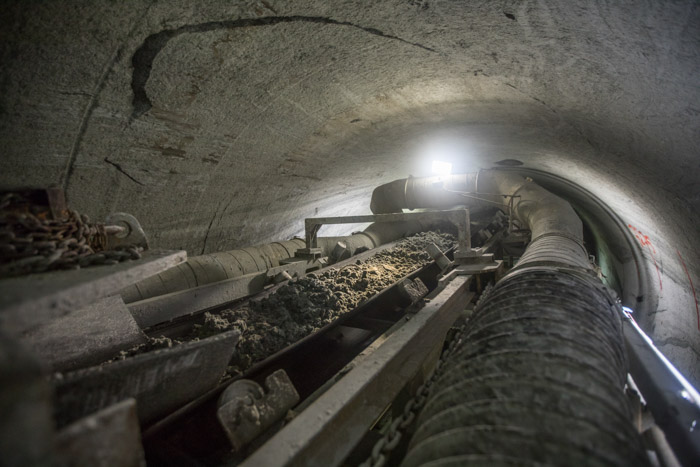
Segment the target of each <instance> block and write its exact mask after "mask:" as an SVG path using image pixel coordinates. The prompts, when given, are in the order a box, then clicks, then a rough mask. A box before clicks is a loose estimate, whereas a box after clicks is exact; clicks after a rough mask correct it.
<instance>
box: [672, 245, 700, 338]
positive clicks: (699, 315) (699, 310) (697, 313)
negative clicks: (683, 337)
mask: <svg viewBox="0 0 700 467" xmlns="http://www.w3.org/2000/svg"><path fill="white" fill-rule="evenodd" d="M676 253H678V259H680V260H681V264H682V265H683V269H684V270H685V275H686V276H688V282H690V289H691V290H692V291H693V298H694V299H695V316H696V317H697V319H698V331H700V307H698V296H697V295H696V294H695V287H694V286H693V280H692V279H691V278H690V274H689V273H688V268H687V267H686V266H685V261H683V257H682V256H681V252H680V251H678V250H676Z"/></svg>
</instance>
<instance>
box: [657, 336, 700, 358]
mask: <svg viewBox="0 0 700 467" xmlns="http://www.w3.org/2000/svg"><path fill="white" fill-rule="evenodd" d="M654 345H655V346H657V347H662V346H664V345H671V346H673V347H680V348H681V349H686V350H689V351H690V352H692V353H693V354H695V356H696V357H697V358H698V359H700V352H698V351H697V350H695V349H694V348H693V347H692V346H691V345H690V343H688V342H686V341H683V340H682V339H680V338H678V337H667V338H666V339H659V340H657V341H654Z"/></svg>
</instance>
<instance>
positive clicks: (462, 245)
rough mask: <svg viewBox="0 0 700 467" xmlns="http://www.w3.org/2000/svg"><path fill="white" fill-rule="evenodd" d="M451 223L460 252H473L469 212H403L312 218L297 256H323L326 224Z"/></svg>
mask: <svg viewBox="0 0 700 467" xmlns="http://www.w3.org/2000/svg"><path fill="white" fill-rule="evenodd" d="M438 220H444V221H448V222H451V223H452V224H454V225H455V226H456V227H457V237H458V238H457V243H458V250H459V251H463V252H471V232H470V229H469V210H468V209H454V210H450V211H424V212H403V213H393V214H376V215H366V216H340V217H310V218H307V219H305V221H304V230H305V234H306V248H303V249H300V250H297V253H296V256H298V257H305V255H315V254H321V249H320V248H318V231H319V230H320V229H321V226H323V225H326V224H361V223H365V222H405V221H428V222H430V221H438Z"/></svg>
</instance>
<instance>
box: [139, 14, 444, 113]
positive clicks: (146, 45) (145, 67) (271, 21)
mask: <svg viewBox="0 0 700 467" xmlns="http://www.w3.org/2000/svg"><path fill="white" fill-rule="evenodd" d="M282 23H315V24H331V25H336V26H347V27H351V28H355V29H359V30H361V31H364V32H366V33H369V34H372V35H375V36H379V37H383V38H386V39H390V40H395V41H399V42H402V43H404V44H408V45H411V46H413V47H418V48H420V49H423V50H427V51H428V52H433V53H438V51H437V50H435V49H433V48H431V47H427V46H425V45H422V44H419V43H417V42H411V41H408V40H406V39H402V38H401V37H398V36H394V35H392V34H386V33H384V32H383V31H380V30H379V29H375V28H370V27H366V26H361V25H359V24H355V23H351V22H349V21H339V20H335V19H332V18H326V17H322V16H266V17H262V18H241V19H236V20H226V21H211V22H207V23H200V24H187V25H184V26H180V27H179V28H177V29H165V30H163V31H160V32H157V33H155V34H151V35H150V36H148V37H147V38H146V39H145V40H144V41H143V44H141V47H139V48H138V49H137V50H136V52H134V55H133V57H132V59H131V64H132V65H133V68H134V71H133V74H132V76H131V89H132V91H133V93H134V96H133V100H132V105H133V111H132V114H131V120H134V119H136V118H139V117H140V116H141V115H143V114H144V113H145V112H147V111H148V110H150V109H151V107H152V106H153V104H152V103H151V100H150V98H149V97H148V93H147V92H146V84H147V83H148V79H149V78H150V76H151V70H152V69H153V61H154V60H155V59H156V57H157V56H158V54H159V53H160V52H161V51H162V50H163V48H164V47H165V46H166V44H167V43H168V41H170V39H173V38H174V37H177V36H179V35H182V34H192V33H198V32H209V31H215V30H218V29H236V28H245V27H257V26H272V25H276V24H282Z"/></svg>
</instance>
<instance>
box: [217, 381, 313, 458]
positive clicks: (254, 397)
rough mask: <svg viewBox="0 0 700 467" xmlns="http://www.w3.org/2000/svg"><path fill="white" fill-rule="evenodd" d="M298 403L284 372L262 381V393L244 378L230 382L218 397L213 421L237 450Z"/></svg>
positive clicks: (259, 387) (253, 382)
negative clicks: (263, 386) (219, 424)
mask: <svg viewBox="0 0 700 467" xmlns="http://www.w3.org/2000/svg"><path fill="white" fill-rule="evenodd" d="M298 402H299V394H298V393H297V391H296V389H294V385H293V384H292V382H291V380H290V379H289V376H287V373H285V371H284V370H277V371H275V372H274V373H272V374H271V375H270V376H268V377H267V378H265V390H263V388H262V387H261V386H260V385H259V384H258V383H256V382H255V381H251V380H248V379H240V380H238V381H234V382H233V383H231V385H230V386H229V387H227V388H226V390H224V392H223V393H222V394H221V397H220V398H219V409H218V410H217V413H216V415H217V418H218V419H219V422H220V423H221V426H223V428H224V431H226V435H227V436H228V438H229V440H230V441H231V445H232V446H233V448H234V450H236V451H240V450H242V449H243V448H244V447H245V446H246V445H248V444H249V443H250V442H251V441H253V440H254V439H255V438H257V437H258V436H259V435H260V434H262V433H263V432H264V431H265V430H267V429H268V428H270V427H271V426H272V425H273V424H274V423H275V422H277V421H279V420H281V419H282V418H284V416H285V415H286V414H287V411H288V410H290V409H291V408H292V407H294V406H295V405H296V404H297V403H298Z"/></svg>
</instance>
